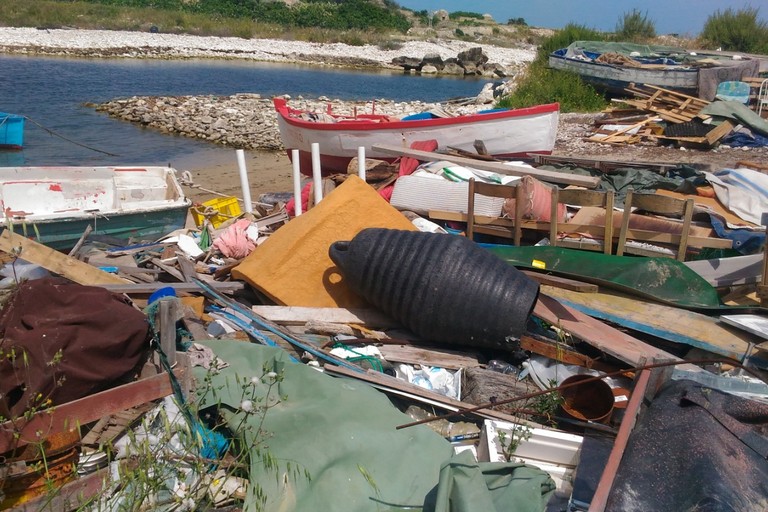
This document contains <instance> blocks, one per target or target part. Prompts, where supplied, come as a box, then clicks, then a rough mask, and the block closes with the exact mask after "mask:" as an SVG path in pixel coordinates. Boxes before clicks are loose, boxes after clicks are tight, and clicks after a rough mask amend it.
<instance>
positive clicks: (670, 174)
mask: <svg viewBox="0 0 768 512" xmlns="http://www.w3.org/2000/svg"><path fill="white" fill-rule="evenodd" d="M538 168H539V169H543V170H547V171H557V172H564V173H569V174H576V175H579V176H593V177H596V178H600V183H599V184H598V186H597V189H596V190H606V191H607V190H611V191H613V193H614V196H615V205H616V207H617V208H622V207H623V206H624V199H626V197H627V192H628V191H629V189H632V190H633V191H634V192H635V193H642V194H646V193H647V194H653V193H654V192H656V191H657V190H659V189H661V190H671V191H674V192H681V193H683V194H695V193H696V187H698V186H701V185H704V184H705V183H706V177H705V175H704V173H702V172H701V171H698V170H697V169H694V168H693V167H691V166H688V165H678V166H677V167H673V168H671V169H667V170H666V171H665V172H664V174H660V173H659V172H657V171H653V170H651V169H644V168H640V167H619V168H616V169H613V170H612V171H610V172H603V171H600V170H598V169H593V168H588V167H578V166H576V165H569V164H558V165H540V166H539V167H538Z"/></svg>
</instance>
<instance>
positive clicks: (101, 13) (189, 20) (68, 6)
mask: <svg viewBox="0 0 768 512" xmlns="http://www.w3.org/2000/svg"><path fill="white" fill-rule="evenodd" d="M0 20H2V22H1V23H2V24H3V25H5V26H9V27H38V28H43V29H55V28H68V27H77V28H83V29H91V30H96V29H99V30H130V31H149V30H150V29H151V28H152V27H157V29H158V31H159V32H162V33H167V34H192V35H199V36H217V37H240V38H243V39H253V38H273V39H294V40H299V41H309V42H322V43H329V42H331V43H333V42H341V43H347V44H350V45H363V44H380V43H383V42H385V41H388V40H390V39H391V38H392V35H391V34H390V33H387V32H384V31H380V30H378V31H377V30H371V31H366V30H358V29H354V30H330V29H321V28H295V27H283V26H280V25H277V24H271V23H263V22H259V21H252V20H248V19H244V18H227V17H224V16H220V15H204V14H194V13H187V12H180V11H173V10H163V9H149V8H134V7H117V6H114V5H105V4H99V3H90V2H77V1H75V2H54V1H49V0H37V1H35V2H19V1H18V0H0Z"/></svg>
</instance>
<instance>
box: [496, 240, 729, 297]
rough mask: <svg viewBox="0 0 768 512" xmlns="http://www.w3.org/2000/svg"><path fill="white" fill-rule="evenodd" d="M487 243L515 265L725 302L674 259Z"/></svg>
mask: <svg viewBox="0 0 768 512" xmlns="http://www.w3.org/2000/svg"><path fill="white" fill-rule="evenodd" d="M484 247H485V248H486V249H488V250H489V251H491V252H492V253H493V254H495V255H496V256H498V257H499V258H501V259H503V260H504V261H506V262H507V263H509V264H510V265H514V266H515V267H519V268H530V269H543V270H546V271H549V272H553V273H555V274H558V275H562V276H568V277H571V278H573V279H579V280H582V281H588V282H591V283H597V284H599V285H603V286H606V287H609V288H613V289H616V290H620V291H623V292H625V293H629V294H631V295H636V296H639V297H643V298H648V299H652V300H656V301H659V302H663V303H666V304H670V305H674V306H679V307H687V308H692V309H698V308H705V309H706V308H718V307H720V298H719V296H718V295H717V291H716V290H715V289H714V288H713V287H712V285H710V284H709V283H708V282H707V281H706V280H705V279H704V278H702V277H701V276H699V275H698V274H697V273H696V272H694V271H693V270H691V269H690V268H688V267H687V266H686V265H684V264H683V263H681V262H679V261H677V260H673V259H671V258H646V257H630V256H614V255H609V254H603V253H598V252H592V251H580V250H574V249H566V248H562V247H549V246H544V247H536V246H532V247H515V246H509V245H484ZM535 262H538V263H535ZM542 265H543V266H542Z"/></svg>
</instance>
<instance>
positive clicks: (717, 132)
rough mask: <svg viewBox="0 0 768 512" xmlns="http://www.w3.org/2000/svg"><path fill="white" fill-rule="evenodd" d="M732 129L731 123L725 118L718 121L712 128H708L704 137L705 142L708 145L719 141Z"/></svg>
mask: <svg viewBox="0 0 768 512" xmlns="http://www.w3.org/2000/svg"><path fill="white" fill-rule="evenodd" d="M733 129H734V126H733V123H732V122H730V121H728V120H727V119H726V120H725V121H723V122H722V123H720V124H719V125H718V126H717V127H716V128H715V129H714V130H710V131H709V132H707V135H706V136H705V137H704V138H706V139H707V144H709V145H710V146H712V145H714V144H715V142H717V141H719V140H720V139H722V138H723V137H725V136H726V135H728V134H729V133H731V132H732V131H733Z"/></svg>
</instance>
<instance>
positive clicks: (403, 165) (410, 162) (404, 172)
mask: <svg viewBox="0 0 768 512" xmlns="http://www.w3.org/2000/svg"><path fill="white" fill-rule="evenodd" d="M437 147H438V144H437V141H436V140H435V139H429V140H417V141H415V142H413V143H412V144H411V149H417V150H419V151H429V152H432V151H435V150H436V149H437ZM419 163H420V162H419V161H418V160H416V159H415V158H412V157H410V156H404V157H403V158H401V159H400V169H399V171H398V173H397V174H398V176H408V175H410V174H413V171H415V170H416V168H417V167H419ZM394 189H395V184H394V183H392V184H390V185H387V186H386V187H384V188H382V189H381V190H379V195H381V197H383V198H384V199H386V200H387V201H389V200H390V199H392V192H393V191H394Z"/></svg>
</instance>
